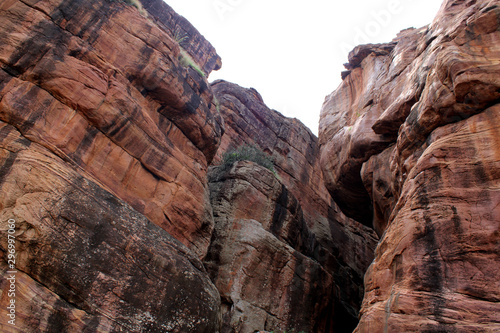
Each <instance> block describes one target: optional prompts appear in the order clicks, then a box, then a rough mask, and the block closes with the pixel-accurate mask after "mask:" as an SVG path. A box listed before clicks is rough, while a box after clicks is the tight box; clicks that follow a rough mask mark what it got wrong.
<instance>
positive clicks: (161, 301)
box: [0, 0, 223, 333]
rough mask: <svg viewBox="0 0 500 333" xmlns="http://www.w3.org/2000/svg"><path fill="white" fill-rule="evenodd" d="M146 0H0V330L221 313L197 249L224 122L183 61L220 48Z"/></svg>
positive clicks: (199, 322) (171, 323) (203, 325)
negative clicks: (149, 10)
mask: <svg viewBox="0 0 500 333" xmlns="http://www.w3.org/2000/svg"><path fill="white" fill-rule="evenodd" d="M144 4H145V5H147V6H154V8H156V10H157V13H156V14H157V15H156V16H155V15H150V16H149V17H148V18H146V17H144V16H143V15H142V14H141V13H140V12H139V11H138V9H137V8H135V7H133V6H130V5H127V4H125V3H123V2H120V1H104V0H103V1H83V0H81V1H79V0H73V1H67V0H66V1H63V0H56V1H15V0H14V1H10V0H9V1H3V2H2V3H1V4H0V64H1V70H0V124H1V130H0V133H1V135H0V147H1V150H0V152H1V153H0V158H1V162H0V165H1V173H0V175H1V182H0V186H1V192H2V196H1V198H0V211H1V218H2V229H1V230H2V233H1V237H2V251H3V254H4V259H5V255H6V253H7V252H6V243H4V241H6V239H7V227H6V225H5V224H4V223H6V221H7V220H8V219H14V220H15V221H16V234H15V235H16V250H17V266H16V268H17V269H18V270H19V272H20V273H19V275H18V276H17V277H18V280H17V291H18V292H17V304H18V307H17V310H18V312H17V318H18V320H17V325H16V327H12V326H8V325H9V324H7V322H6V321H7V319H8V318H7V317H6V316H4V315H2V316H1V319H0V323H1V325H2V330H3V331H9V330H10V329H12V328H13V329H14V330H15V331H19V332H41V331H43V332H63V331H69V332H78V331H88V332H140V331H150V332H157V331H169V332H182V333H184V332H191V331H192V332H202V331H203V332H214V331H216V330H217V328H218V326H219V320H220V315H219V311H220V310H219V307H220V306H219V304H220V296H219V293H218V291H217V289H216V288H215V286H214V285H213V284H212V282H211V281H210V279H209V277H208V275H207V273H206V272H205V269H204V267H203V265H202V263H201V262H200V261H199V259H200V258H203V257H204V256H205V254H206V251H207V249H208V246H209V243H210V239H211V236H212V230H213V225H214V224H213V217H212V208H211V205H210V200H209V188H208V183H207V175H206V173H207V168H208V164H209V163H210V161H211V160H212V158H213V156H214V154H215V152H216V150H217V147H218V145H219V142H220V138H221V135H222V132H223V125H222V124H223V121H222V119H221V117H220V115H219V114H218V112H216V108H215V104H214V103H213V94H212V92H211V89H210V86H209V84H208V82H207V80H206V77H205V75H203V72H201V73H200V71H197V70H196V68H197V67H201V68H203V69H204V71H205V72H208V71H210V70H211V69H212V68H215V67H217V66H218V65H217V64H218V63H220V58H219V57H218V56H217V55H216V53H215V51H214V50H213V48H212V47H211V46H210V45H209V43H208V42H207V41H206V40H204V39H203V38H202V37H201V35H199V34H198V32H197V31H196V30H194V29H191V28H190V27H189V25H188V24H186V23H185V22H183V21H182V20H180V19H179V18H178V17H177V15H176V14H175V13H173V11H172V10H171V8H170V7H168V6H167V5H166V4H164V3H163V2H162V1H160V0H157V1H148V2H146V1H145V2H144ZM162 14H165V16H162ZM162 19H168V20H172V22H171V21H162ZM174 20H175V23H173V21H174ZM165 26H168V27H170V28H172V26H180V27H181V28H182V29H183V31H185V32H186V33H187V35H186V36H187V38H185V40H184V43H188V44H189V43H190V41H191V40H192V41H193V42H192V43H193V48H197V49H200V50H202V52H203V56H200V55H198V54H197V53H193V52H191V55H190V56H189V52H190V48H187V50H182V49H181V48H180V46H179V44H178V42H177V41H176V40H175V35H174V34H173V33H172V31H171V30H169V29H167V28H165ZM172 29H173V28H172ZM187 56H189V57H190V58H191V61H192V64H191V65H189V66H186V65H185V61H183V57H187ZM2 270H3V271H4V272H5V271H6V270H7V266H6V262H5V261H2ZM5 277H6V274H2V286H3V288H2V289H3V290H5V289H4V287H5V286H6V285H7V281H6V280H5ZM8 301H9V299H8V298H7V294H6V293H3V294H2V298H1V304H2V305H1V306H2V309H5V306H6V302H8ZM4 305H5V306H4ZM2 314H3V312H2Z"/></svg>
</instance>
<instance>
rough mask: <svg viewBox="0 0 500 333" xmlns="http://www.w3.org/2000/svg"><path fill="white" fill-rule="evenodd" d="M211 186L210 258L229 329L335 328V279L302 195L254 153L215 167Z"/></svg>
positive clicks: (211, 176)
mask: <svg viewBox="0 0 500 333" xmlns="http://www.w3.org/2000/svg"><path fill="white" fill-rule="evenodd" d="M210 190H211V199H212V205H213V209H214V217H215V222H216V223H215V231H214V237H213V242H212V245H211V247H210V250H209V253H208V256H207V258H206V260H205V264H206V266H207V270H208V271H209V273H210V276H211V277H212V280H213V281H214V283H215V285H216V286H217V289H218V290H219V291H220V293H221V298H222V302H223V307H222V317H223V328H222V332H242V333H245V332H249V333H250V332H254V331H255V330H264V329H265V330H269V331H290V330H295V331H296V332H299V331H305V332H328V331H329V330H330V328H331V326H332V324H333V323H332V317H333V304H334V300H335V289H334V285H333V282H334V281H333V278H332V275H331V274H329V273H328V272H327V271H326V270H325V269H324V268H323V267H322V266H321V265H320V264H319V263H318V262H321V261H320V260H323V259H322V258H321V256H322V252H324V250H323V249H322V248H321V247H320V244H319V243H318V242H317V240H316V238H315V236H314V235H313V234H312V233H311V231H310V230H309V228H308V227H307V225H306V224H305V221H304V217H303V214H302V208H301V206H300V204H299V203H298V201H297V199H295V197H294V196H293V195H292V194H291V193H290V192H289V191H288V190H287V189H286V187H285V186H284V185H283V184H281V183H280V182H279V181H278V179H277V178H276V177H275V175H274V174H273V173H272V172H271V171H269V170H267V169H265V168H263V167H261V166H259V165H257V164H255V163H253V162H248V161H244V162H237V163H235V164H234V165H233V166H229V167H215V168H213V169H211V171H210Z"/></svg>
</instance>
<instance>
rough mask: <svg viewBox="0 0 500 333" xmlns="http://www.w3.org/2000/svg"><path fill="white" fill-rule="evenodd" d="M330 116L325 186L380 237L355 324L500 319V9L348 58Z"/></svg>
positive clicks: (409, 325) (496, 323)
mask: <svg viewBox="0 0 500 333" xmlns="http://www.w3.org/2000/svg"><path fill="white" fill-rule="evenodd" d="M346 69H347V71H346V72H344V73H343V77H344V79H343V83H342V84H341V86H340V87H339V88H338V89H337V90H336V91H335V92H334V93H332V94H331V95H330V96H328V97H327V99H326V101H325V103H324V106H323V109H322V113H321V120H320V134H319V138H320V144H321V165H322V168H323V172H324V176H325V181H326V186H327V188H328V190H329V192H330V193H331V194H332V197H333V198H334V199H335V200H336V202H337V203H338V204H339V207H340V208H341V209H342V211H343V212H344V213H345V214H346V215H347V216H350V217H352V218H354V219H356V220H358V221H359V222H362V223H363V224H365V225H368V226H372V227H373V228H374V229H375V230H376V231H377V233H378V234H379V236H380V237H381V239H380V242H379V244H378V246H377V250H376V255H375V259H374V262H373V263H372V265H371V266H370V268H369V270H368V272H367V274H366V276H365V296H364V300H363V306H362V310H361V316H360V323H359V325H358V327H357V329H356V332H417V331H418V332H495V331H498V330H500V317H499V315H498V314H499V313H500V305H499V304H500V303H499V300H500V293H499V291H500V284H499V279H498V276H499V275H500V256H499V253H500V241H499V240H500V238H499V228H500V223H499V221H500V142H499V138H500V122H499V120H500V118H499V116H500V105H499V101H500V6H499V4H498V1H489V0H483V1H459V0H447V1H445V2H444V3H443V5H442V7H441V9H440V11H439V13H438V15H437V16H436V18H435V20H434V22H433V23H432V24H430V25H429V26H427V27H423V28H420V29H408V30H404V31H402V32H401V33H400V34H399V35H398V36H397V38H395V39H394V40H393V41H392V42H391V43H388V44H379V45H362V46H358V47H356V48H355V49H354V50H353V51H352V52H351V53H350V55H349V63H348V64H346Z"/></svg>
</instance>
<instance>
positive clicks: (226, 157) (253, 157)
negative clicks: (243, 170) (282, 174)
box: [221, 145, 276, 175]
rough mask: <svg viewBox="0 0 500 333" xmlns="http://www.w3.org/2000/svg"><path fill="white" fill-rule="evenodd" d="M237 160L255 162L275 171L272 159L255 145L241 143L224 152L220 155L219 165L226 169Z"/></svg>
mask: <svg viewBox="0 0 500 333" xmlns="http://www.w3.org/2000/svg"><path fill="white" fill-rule="evenodd" d="M238 161H251V162H255V163H257V164H258V165H260V166H263V167H264V168H266V169H268V170H270V171H272V172H273V173H274V174H275V175H276V171H275V170H274V159H273V158H272V157H271V156H269V155H267V154H266V153H265V152H264V151H262V149H260V148H259V147H257V146H255V145H242V146H240V147H238V148H236V149H234V150H230V151H227V152H225V153H224V154H223V155H222V163H221V165H222V166H223V167H224V169H227V168H230V167H231V166H232V165H233V164H234V163H235V162H238Z"/></svg>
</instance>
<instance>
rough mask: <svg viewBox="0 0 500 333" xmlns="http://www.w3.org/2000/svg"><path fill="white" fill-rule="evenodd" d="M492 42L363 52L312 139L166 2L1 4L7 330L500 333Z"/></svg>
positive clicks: (476, 32)
mask: <svg viewBox="0 0 500 333" xmlns="http://www.w3.org/2000/svg"><path fill="white" fill-rule="evenodd" d="M499 27H500V5H499V4H498V1H493V0H481V1H472V0H470V1H464V0H446V1H445V2H444V4H443V6H442V8H441V10H440V12H439V13H438V15H437V17H436V19H435V21H434V22H433V23H432V24H430V25H429V26H427V27H424V28H420V29H408V30H405V31H402V32H401V33H400V34H399V35H398V36H397V38H395V39H394V40H393V41H392V42H390V43H387V44H380V45H362V46H359V47H357V48H355V49H354V50H353V52H352V53H351V54H350V56H349V63H348V64H346V69H347V70H346V72H344V73H343V74H342V76H343V78H344V80H343V83H342V84H341V86H340V87H339V88H338V89H337V90H336V91H335V92H334V93H332V94H331V95H330V96H328V97H327V99H326V101H325V104H324V106H323V110H322V115H321V121H320V136H319V139H318V138H317V137H315V136H314V135H313V134H312V133H311V131H310V130H309V129H307V128H306V127H305V126H304V125H303V124H302V123H300V122H299V121H298V120H296V119H289V118H286V117H284V116H282V115H281V114H280V113H279V112H276V111H274V110H270V109H269V108H268V107H267V106H266V105H265V104H264V102H263V100H262V97H261V96H260V95H259V93H258V92H257V91H256V90H255V89H246V88H242V87H240V86H238V85H236V84H233V83H229V82H225V81H216V82H213V83H209V82H208V81H207V76H208V75H209V74H210V72H211V71H213V70H217V69H218V68H220V66H221V59H220V57H219V56H218V55H217V53H216V51H215V49H214V48H213V46H212V45H211V44H210V43H209V42H208V41H207V40H205V38H204V37H203V36H202V35H201V34H200V33H199V32H198V31H197V30H196V29H195V28H194V27H193V26H192V25H191V24H190V23H189V22H188V21H187V20H185V19H184V18H183V17H181V16H179V15H177V14H176V13H175V11H174V10H173V9H172V8H170V7H169V6H168V5H167V4H166V3H164V2H163V1H161V0H141V1H136V0H125V1H120V0H96V1H87V0H5V1H2V2H1V3H0V66H1V68H0V192H1V193H2V195H1V196H0V220H1V222H0V223H1V225H0V226H1V227H0V238H1V239H0V251H1V253H0V254H1V255H2V261H1V263H0V270H1V271H2V275H1V276H0V290H1V294H0V308H1V309H2V310H1V315H0V330H1V331H5V332H23V333H26V332H178V333H187V332H238V333H240V332H241V333H246V332H249V333H253V332H255V331H259V330H262V331H264V330H265V331H274V332H284V331H286V332H290V331H292V332H293V331H295V332H300V331H303V332H308V333H309V332H311V333H312V332H351V331H353V330H355V329H356V331H358V332H417V331H422V332H495V331H498V330H500V318H499V317H498V313H500V307H499V304H500V303H499V301H500V294H499V290H500V285H499V280H498V276H500V259H499V258H500V255H499V254H500V242H499V234H500V233H499V227H500V223H499V221H500V210H499V207H500V152H499V147H500V142H499V137H500V127H499V126H500V125H499V121H500V119H499V115H500V106H499V104H498V102H499V100H500V89H499V87H500V75H499V74H500V65H499V64H500V28H499ZM244 144H251V145H254V146H256V147H257V148H258V149H260V150H262V151H263V152H265V154H267V155H268V156H269V157H270V158H272V159H273V160H274V169H275V172H272V171H270V170H268V169H266V168H264V167H262V166H259V165H258V164H256V163H253V162H250V161H239V162H235V163H234V164H230V165H223V164H221V160H222V156H223V155H224V154H225V153H226V152H228V151H230V150H232V149H234V148H237V147H239V146H241V145H244ZM7 221H15V232H14V235H15V242H14V244H15V250H16V263H15V269H16V271H17V273H15V275H16V282H15V287H16V296H15V300H16V318H17V319H16V326H15V327H14V326H12V325H11V324H9V323H8V319H9V318H8V317H7V316H6V315H4V312H3V311H4V310H5V309H6V306H7V304H9V302H10V299H11V296H8V292H7V291H8V290H9V288H10V286H11V282H10V281H9V280H8V279H7V276H9V275H8V274H7V272H8V271H11V270H12V269H13V268H12V267H10V266H9V262H8V260H7V258H8V253H9V252H8V251H9V247H8V245H7V235H8V234H9V232H10V231H9V228H10V226H9V225H8V223H7ZM365 273H366V274H365ZM9 274H10V273H9ZM363 280H364V285H363ZM356 327H357V328H356Z"/></svg>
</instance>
